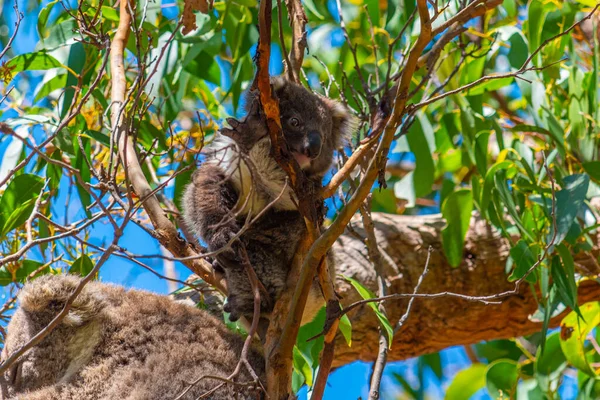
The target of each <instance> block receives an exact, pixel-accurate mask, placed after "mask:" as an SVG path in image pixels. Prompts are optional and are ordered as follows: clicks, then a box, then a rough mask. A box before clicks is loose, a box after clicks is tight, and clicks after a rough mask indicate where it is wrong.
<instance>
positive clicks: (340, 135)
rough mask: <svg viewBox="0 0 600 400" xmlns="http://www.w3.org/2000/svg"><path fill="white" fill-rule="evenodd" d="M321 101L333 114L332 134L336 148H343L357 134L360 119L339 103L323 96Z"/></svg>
mask: <svg viewBox="0 0 600 400" xmlns="http://www.w3.org/2000/svg"><path fill="white" fill-rule="evenodd" d="M321 100H323V102H324V103H325V105H326V106H327V108H329V111H330V112H331V118H332V119H333V127H332V132H333V136H334V138H335V143H336V146H337V147H339V146H342V145H343V144H344V143H346V142H348V141H349V140H350V139H351V138H352V135H353V134H354V133H355V132H356V129H357V127H358V119H357V118H356V117H355V116H354V115H352V113H351V112H350V110H348V108H347V107H346V106H345V105H343V104H342V103H340V102H339V101H337V100H333V99H330V98H328V97H324V96H321Z"/></svg>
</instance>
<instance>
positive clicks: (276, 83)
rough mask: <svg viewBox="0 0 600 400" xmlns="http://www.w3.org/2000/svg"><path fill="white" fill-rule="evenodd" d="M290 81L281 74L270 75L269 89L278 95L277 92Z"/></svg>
mask: <svg viewBox="0 0 600 400" xmlns="http://www.w3.org/2000/svg"><path fill="white" fill-rule="evenodd" d="M289 83H290V82H289V81H287V80H286V79H285V78H284V77H283V76H272V77H271V91H272V92H273V95H274V96H276V97H279V93H280V92H281V91H282V90H283V89H284V88H285V86H286V85H288V84H289Z"/></svg>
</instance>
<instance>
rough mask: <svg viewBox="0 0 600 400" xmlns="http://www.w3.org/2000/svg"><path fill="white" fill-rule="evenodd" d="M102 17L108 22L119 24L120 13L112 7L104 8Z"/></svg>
mask: <svg viewBox="0 0 600 400" xmlns="http://www.w3.org/2000/svg"><path fill="white" fill-rule="evenodd" d="M101 10H102V17H103V18H104V19H106V20H107V21H113V22H119V13H117V10H115V9H114V8H112V7H109V6H102V8H101Z"/></svg>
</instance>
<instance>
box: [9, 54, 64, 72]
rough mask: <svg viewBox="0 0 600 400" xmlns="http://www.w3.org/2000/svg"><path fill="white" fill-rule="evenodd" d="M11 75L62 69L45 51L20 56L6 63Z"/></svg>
mask: <svg viewBox="0 0 600 400" xmlns="http://www.w3.org/2000/svg"><path fill="white" fill-rule="evenodd" d="M6 67H7V68H9V69H10V71H11V73H13V74H14V73H15V72H21V71H38V70H47V69H51V68H58V67H62V64H61V63H59V62H58V60H57V59H56V58H54V57H52V56H51V55H50V54H48V53H46V52H45V51H38V52H36V53H26V54H21V55H18V56H16V57H14V58H13V59H11V60H10V61H9V62H7V63H6Z"/></svg>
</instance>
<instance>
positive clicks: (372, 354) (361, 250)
mask: <svg viewBox="0 0 600 400" xmlns="http://www.w3.org/2000/svg"><path fill="white" fill-rule="evenodd" d="M373 222H374V224H375V230H376V235H377V242H378V244H379V246H380V248H381V249H382V251H383V254H384V258H385V259H386V271H385V274H386V278H387V280H388V281H389V282H390V287H389V288H388V289H389V290H388V292H389V293H412V291H413V289H414V287H415V285H416V283H417V281H418V279H419V277H420V275H421V273H422V272H423V266H424V265H425V262H426V259H427V253H428V251H427V249H428V247H429V246H432V248H433V252H432V254H431V261H430V263H429V273H428V275H427V276H426V277H425V279H424V281H423V283H422V285H421V286H420V289H419V293H440V292H444V291H450V292H454V293H461V294H466V295H471V296H482V295H491V294H495V293H500V292H503V291H507V290H512V289H513V288H514V283H511V282H508V281H507V275H506V273H505V272H504V268H505V264H506V259H507V257H508V252H509V249H510V248H509V244H508V243H507V242H506V240H505V239H503V238H502V237H501V236H500V234H499V233H498V232H496V231H495V230H494V229H493V228H491V227H490V226H489V225H487V224H486V223H485V222H484V221H482V220H481V219H480V218H478V217H473V219H472V220H471V228H470V230H469V232H468V234H467V238H466V244H465V250H464V259H463V262H462V264H461V265H460V266H459V267H458V268H452V267H451V266H450V265H449V264H448V262H447V261H446V259H445V257H444V254H443V250H442V244H441V235H440V231H441V229H442V228H443V227H444V221H443V220H442V218H441V216H425V217H412V216H398V215H388V214H376V213H374V214H373ZM353 226H354V228H355V230H356V231H357V232H358V233H359V234H360V235H361V236H363V237H364V236H366V234H365V232H364V229H363V227H362V226H361V223H360V220H359V219H358V218H356V219H355V220H353ZM596 239H597V238H596ZM596 242H597V240H596ZM334 249H335V251H336V268H337V270H338V273H339V274H343V275H346V276H350V277H355V278H356V279H358V280H359V281H361V282H363V283H365V284H366V285H367V286H370V287H371V288H372V289H374V290H375V288H376V287H377V284H376V276H375V271H374V269H373V267H372V265H371V263H370V262H369V259H368V254H367V249H366V248H365V246H364V243H363V242H362V241H361V240H359V239H357V238H355V237H353V236H351V235H343V236H342V237H340V239H339V240H338V242H337V243H336V245H335V246H334ZM599 251H600V250H598V248H596V249H595V250H594V252H593V254H590V253H588V254H579V255H576V262H577V265H578V266H579V268H580V270H581V272H582V273H586V274H598V273H600V268H599V266H598V264H597V263H596V261H595V260H596V257H597V256H598V252H599ZM338 293H340V295H342V297H343V299H342V303H343V304H344V305H348V304H351V303H353V302H355V301H357V300H360V297H359V295H358V294H357V293H356V291H355V290H354V289H352V287H351V286H350V285H349V284H348V283H346V282H345V281H342V280H338ZM520 293H521V294H520V295H519V296H513V297H510V298H507V299H504V300H502V303H501V304H488V305H485V304H482V303H479V302H469V301H466V300H461V299H456V298H451V297H447V298H444V299H440V298H438V299H423V298H417V299H415V302H414V304H413V308H412V310H411V313H410V315H409V317H408V320H407V321H406V323H405V324H404V326H403V328H402V329H401V330H400V331H399V332H397V334H396V335H395V336H394V341H393V343H392V348H391V350H390V351H389V354H388V359H389V361H393V360H403V359H406V358H410V357H415V356H419V355H422V354H426V353H432V352H436V351H439V350H442V349H444V348H447V347H450V346H456V345H466V344H472V343H477V342H480V341H482V340H492V339H500V338H510V337H516V336H523V335H527V334H531V333H533V332H536V331H539V330H540V329H541V324H540V323H535V322H531V321H529V319H528V316H529V315H531V314H532V313H533V312H535V310H536V309H537V303H536V301H535V299H534V297H533V295H532V292H531V289H530V288H529V287H527V286H526V285H522V286H521V288H520ZM599 297H600V285H599V284H598V283H596V282H594V281H585V282H583V283H582V284H581V285H580V288H579V302H580V303H583V302H587V301H595V300H597V299H598V298H599ZM407 303H408V299H405V300H396V301H388V302H386V303H385V305H386V311H387V313H388V316H389V319H390V321H397V320H398V318H399V317H400V316H401V315H402V313H403V312H404V311H405V310H406V306H407ZM563 316H564V313H563V314H562V315H561V316H558V317H556V318H554V319H553V320H552V321H551V326H558V324H559V322H560V319H561V318H562V317H563ZM350 319H351V321H352V328H353V329H352V336H353V337H352V347H348V346H347V345H346V343H345V342H344V340H343V339H342V338H340V337H338V342H337V348H336V358H335V361H334V365H336V366H340V365H343V364H346V363H349V362H351V361H355V360H358V359H360V360H366V361H373V360H375V359H376V358H377V354H378V343H379V335H378V330H377V327H378V321H377V319H376V317H375V315H374V313H373V311H372V310H371V309H370V307H368V306H366V305H363V306H360V307H358V309H357V310H354V311H352V312H351V313H350Z"/></svg>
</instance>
